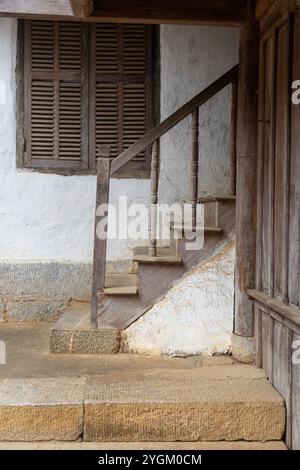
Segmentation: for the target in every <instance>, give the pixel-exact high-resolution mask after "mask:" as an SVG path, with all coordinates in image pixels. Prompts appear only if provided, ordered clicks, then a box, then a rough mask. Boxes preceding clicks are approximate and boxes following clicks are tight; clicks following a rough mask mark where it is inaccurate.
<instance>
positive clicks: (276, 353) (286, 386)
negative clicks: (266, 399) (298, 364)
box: [273, 321, 293, 447]
mask: <svg viewBox="0 0 300 470" xmlns="http://www.w3.org/2000/svg"><path fill="white" fill-rule="evenodd" d="M292 334H293V333H292V331H291V330H290V329H289V328H287V327H286V326H284V325H282V324H281V323H279V322H278V321H275V322H274V344H273V385H274V387H275V388H276V389H277V390H278V392H279V393H280V394H281V395H282V397H283V398H284V400H285V404H286V414H287V429H286V443H287V445H288V447H291V444H292V442H291V418H292V402H291V398H292V397H291V391H292V390H291V387H292V354H291V353H292Z"/></svg>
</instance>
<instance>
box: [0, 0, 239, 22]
mask: <svg viewBox="0 0 300 470" xmlns="http://www.w3.org/2000/svg"><path fill="white" fill-rule="evenodd" d="M244 5H245V0H94V1H92V0H43V1H42V0H0V16H17V17H19V18H36V17H40V18H45V19H54V20H55V19H69V20H76V19H79V18H84V19H85V21H93V22H95V21H99V22H101V21H102V22H106V23H143V24H190V25H218V26H222V25H223V26H237V25H239V24H240V23H241V22H243V21H244V20H245V9H244Z"/></svg>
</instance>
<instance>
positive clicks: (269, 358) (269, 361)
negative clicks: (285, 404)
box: [262, 313, 274, 383]
mask: <svg viewBox="0 0 300 470" xmlns="http://www.w3.org/2000/svg"><path fill="white" fill-rule="evenodd" d="M273 337H274V319H273V318H272V317H270V315H268V314H267V313H262V338H263V341H262V367H263V370H264V371H265V374H266V376H267V377H268V378H269V380H270V382H271V383H273Z"/></svg>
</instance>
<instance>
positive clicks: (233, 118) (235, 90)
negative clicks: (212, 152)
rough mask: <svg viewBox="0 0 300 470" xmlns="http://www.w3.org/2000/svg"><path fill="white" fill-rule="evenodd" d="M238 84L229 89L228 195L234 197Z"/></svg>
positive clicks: (233, 84)
mask: <svg viewBox="0 0 300 470" xmlns="http://www.w3.org/2000/svg"><path fill="white" fill-rule="evenodd" d="M238 92H239V89H238V82H233V83H232V87H231V131H230V178H231V181H230V194H231V195H232V196H235V195H236V137H237V111H238Z"/></svg>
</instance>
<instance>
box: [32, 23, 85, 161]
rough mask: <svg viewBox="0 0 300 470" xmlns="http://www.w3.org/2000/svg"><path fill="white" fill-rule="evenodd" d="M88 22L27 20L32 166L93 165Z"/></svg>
mask: <svg viewBox="0 0 300 470" xmlns="http://www.w3.org/2000/svg"><path fill="white" fill-rule="evenodd" d="M86 58H87V26H86V25H84V24H83V23H75V22H74V23H73V22H70V23H68V22H53V21H40V20H32V21H26V22H25V56H24V101H25V102H24V134H25V158H24V163H25V166H26V167H30V168H61V169H71V170H77V169H87V168H88V80H87V62H88V61H87V59H86Z"/></svg>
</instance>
